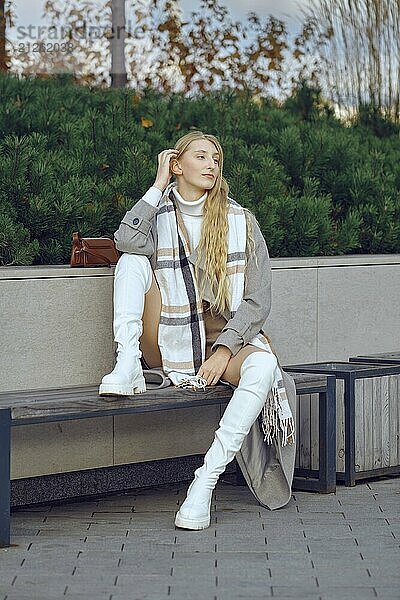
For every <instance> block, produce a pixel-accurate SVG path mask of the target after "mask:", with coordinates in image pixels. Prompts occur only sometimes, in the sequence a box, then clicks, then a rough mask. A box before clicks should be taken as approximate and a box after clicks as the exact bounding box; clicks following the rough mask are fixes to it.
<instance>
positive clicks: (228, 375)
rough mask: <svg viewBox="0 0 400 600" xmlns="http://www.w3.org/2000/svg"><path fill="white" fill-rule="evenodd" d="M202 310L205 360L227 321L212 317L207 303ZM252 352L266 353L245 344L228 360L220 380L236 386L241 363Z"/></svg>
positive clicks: (219, 316) (220, 316)
mask: <svg viewBox="0 0 400 600" xmlns="http://www.w3.org/2000/svg"><path fill="white" fill-rule="evenodd" d="M203 310H204V324H205V328H206V337H207V347H206V359H207V358H209V357H210V356H211V355H212V354H213V352H211V346H212V345H213V344H214V342H215V340H216V339H217V337H218V336H219V334H220V333H221V331H222V329H223V327H224V326H225V324H226V323H227V321H226V319H225V318H224V317H223V316H222V315H216V316H214V317H212V316H211V314H210V310H209V303H208V302H205V301H204V302H203ZM253 352H266V350H262V349H261V348H258V347H257V346H252V345H251V344H246V346H243V348H241V349H240V350H239V352H238V353H237V354H236V355H235V356H232V358H231V359H230V360H229V362H228V365H227V367H226V369H225V372H224V373H223V374H222V376H221V380H222V381H227V382H228V383H231V384H232V385H235V386H237V385H238V384H239V379H240V368H241V366H242V364H243V361H244V360H245V359H246V358H247V357H248V356H249V354H252V353H253Z"/></svg>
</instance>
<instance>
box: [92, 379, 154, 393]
mask: <svg viewBox="0 0 400 600" xmlns="http://www.w3.org/2000/svg"><path fill="white" fill-rule="evenodd" d="M145 391H146V380H145V378H144V377H141V378H140V379H137V380H136V381H135V383H134V385H121V384H118V383H102V384H100V387H99V396H133V395H134V394H143V392H145Z"/></svg>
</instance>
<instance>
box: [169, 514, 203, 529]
mask: <svg viewBox="0 0 400 600" xmlns="http://www.w3.org/2000/svg"><path fill="white" fill-rule="evenodd" d="M175 525H176V527H181V528H182V529H194V530H195V531H198V530H199V529H206V528H207V527H209V526H210V517H208V518H206V519H203V520H200V521H199V520H198V519H197V520H195V519H185V518H184V517H181V515H180V513H179V511H178V512H177V513H176V517H175Z"/></svg>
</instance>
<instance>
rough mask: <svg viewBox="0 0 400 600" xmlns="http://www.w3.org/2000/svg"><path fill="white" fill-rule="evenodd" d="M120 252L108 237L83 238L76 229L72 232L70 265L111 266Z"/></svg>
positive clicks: (115, 262)
mask: <svg viewBox="0 0 400 600" xmlns="http://www.w3.org/2000/svg"><path fill="white" fill-rule="evenodd" d="M121 254H122V253H121V252H119V250H117V248H116V247H115V243H114V240H112V239H111V238H109V237H100V238H85V237H82V236H81V234H80V233H79V232H78V231H74V233H73V234H72V252H71V261H70V266H71V267H111V266H112V265H116V264H117V262H118V259H119V257H120V256H121Z"/></svg>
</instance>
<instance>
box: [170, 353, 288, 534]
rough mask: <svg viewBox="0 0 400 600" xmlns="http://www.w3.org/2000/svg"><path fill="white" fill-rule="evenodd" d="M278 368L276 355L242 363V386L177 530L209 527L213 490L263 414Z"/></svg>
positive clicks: (256, 355) (192, 488) (196, 479)
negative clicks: (179, 528) (259, 416)
mask: <svg viewBox="0 0 400 600" xmlns="http://www.w3.org/2000/svg"><path fill="white" fill-rule="evenodd" d="M276 366H277V359H276V356H275V354H272V353H269V352H252V353H251V354H250V355H249V356H247V357H246V359H245V360H244V361H243V363H242V366H241V369H240V380H239V385H238V387H237V388H236V389H235V391H234V393H233V395H232V398H231V399H230V401H229V403H228V406H227V407H226V409H225V412H224V414H223V416H222V418H221V420H220V422H219V428H218V429H217V431H216V432H215V437H214V441H213V443H212V444H211V446H210V448H209V450H208V451H207V453H206V455H205V457H204V464H203V465H202V466H201V467H199V468H198V469H196V471H195V472H194V474H195V477H194V479H193V481H192V483H191V484H190V486H189V488H188V490H187V496H186V499H185V501H184V502H183V504H182V506H181V507H180V509H179V511H178V512H177V514H176V518H175V525H176V526H177V527H183V528H185V529H205V528H206V527H208V526H209V525H210V505H211V498H212V492H213V489H214V488H215V486H216V483H217V481H218V478H219V476H220V475H221V473H223V472H224V471H225V468H226V465H227V464H228V463H230V462H231V461H232V460H233V458H234V457H235V455H236V454H237V452H238V451H239V450H240V448H241V446H242V443H243V440H244V438H245V437H246V435H247V434H248V433H249V431H250V428H251V426H252V425H253V423H254V421H255V420H256V419H257V417H258V415H259V414H260V412H261V410H262V408H263V406H264V404H265V401H266V398H267V396H268V393H269V391H270V389H271V387H272V384H273V382H274V379H275V369H276Z"/></svg>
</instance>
